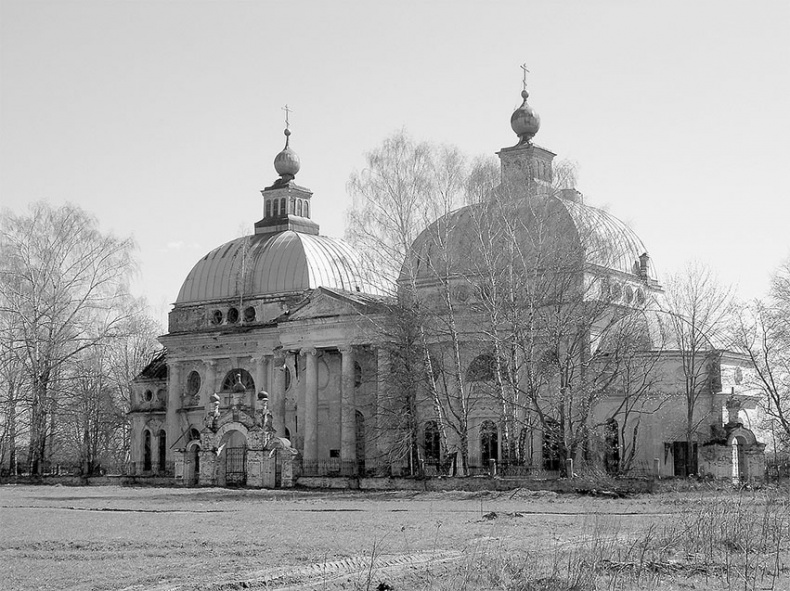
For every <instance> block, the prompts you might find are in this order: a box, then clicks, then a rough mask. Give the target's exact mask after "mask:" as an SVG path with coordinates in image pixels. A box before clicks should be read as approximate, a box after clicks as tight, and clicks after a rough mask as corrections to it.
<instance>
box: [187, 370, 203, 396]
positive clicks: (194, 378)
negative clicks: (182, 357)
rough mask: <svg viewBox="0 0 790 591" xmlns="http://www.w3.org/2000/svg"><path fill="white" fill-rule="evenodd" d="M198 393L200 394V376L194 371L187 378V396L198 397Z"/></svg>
mask: <svg viewBox="0 0 790 591" xmlns="http://www.w3.org/2000/svg"><path fill="white" fill-rule="evenodd" d="M198 392H200V374H199V373H198V372H196V371H192V372H190V373H189V376H188V377H187V396H196V395H197V393H198Z"/></svg>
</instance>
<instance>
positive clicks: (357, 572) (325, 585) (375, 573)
mask: <svg viewBox="0 0 790 591" xmlns="http://www.w3.org/2000/svg"><path fill="white" fill-rule="evenodd" d="M462 556H463V553H462V552H460V551H458V550H442V551H435V552H416V553H409V554H391V555H382V556H376V557H374V558H373V559H372V561H371V557H370V556H353V557H349V558H343V559H341V560H332V561H326V562H319V563H314V564H308V565H301V566H285V567H276V568H269V569H263V570H260V571H253V572H250V573H247V575H246V576H244V577H238V576H235V577H234V576H225V577H222V578H221V579H216V580H214V581H211V582H205V583H194V582H193V583H186V584H179V583H165V584H159V585H155V586H153V587H149V586H144V585H133V586H131V587H126V588H124V589H123V590H122V591H237V590H242V589H252V590H255V589H258V590H261V591H262V590H266V591H307V590H308V589H316V588H321V589H328V590H331V589H333V588H340V589H348V588H354V589H355V588H357V587H358V586H357V585H355V584H357V583H364V582H367V581H368V579H370V582H371V584H372V583H373V581H374V580H376V581H378V580H380V579H381V578H382V576H384V575H386V576H389V577H397V576H398V573H399V571H403V570H406V569H411V570H413V569H415V568H426V569H427V568H429V567H431V566H435V565H440V564H446V563H449V562H454V561H457V560H459V559H460V558H461V557H462ZM349 585H350V586H349Z"/></svg>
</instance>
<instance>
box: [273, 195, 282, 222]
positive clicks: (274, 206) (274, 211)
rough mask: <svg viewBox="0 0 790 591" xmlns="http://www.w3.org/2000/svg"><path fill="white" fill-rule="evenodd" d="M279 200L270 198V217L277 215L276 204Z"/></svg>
mask: <svg viewBox="0 0 790 591" xmlns="http://www.w3.org/2000/svg"><path fill="white" fill-rule="evenodd" d="M279 203H280V201H279V200H278V199H272V217H275V218H276V217H277V216H278V215H279V211H278V205H279Z"/></svg>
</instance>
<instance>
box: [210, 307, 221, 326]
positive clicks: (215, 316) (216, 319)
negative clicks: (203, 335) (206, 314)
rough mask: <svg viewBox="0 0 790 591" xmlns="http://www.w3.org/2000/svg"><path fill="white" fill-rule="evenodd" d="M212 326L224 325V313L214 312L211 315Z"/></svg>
mask: <svg viewBox="0 0 790 591" xmlns="http://www.w3.org/2000/svg"><path fill="white" fill-rule="evenodd" d="M211 324H222V311H221V310H214V311H213V312H212V313H211Z"/></svg>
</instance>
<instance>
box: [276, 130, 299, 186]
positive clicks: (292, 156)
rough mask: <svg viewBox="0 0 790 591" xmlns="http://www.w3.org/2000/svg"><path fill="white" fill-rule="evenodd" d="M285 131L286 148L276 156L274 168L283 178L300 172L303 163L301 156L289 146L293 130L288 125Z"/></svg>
mask: <svg viewBox="0 0 790 591" xmlns="http://www.w3.org/2000/svg"><path fill="white" fill-rule="evenodd" d="M283 133H285V148H283V150H282V152H280V153H279V154H277V156H275V157H274V170H276V171H277V174H279V175H280V176H281V177H283V178H285V177H291V178H293V177H295V176H296V173H297V172H299V168H301V164H300V162H299V156H298V155H297V154H296V152H294V151H293V150H292V149H291V148H290V147H289V146H288V141H289V139H290V135H291V130H290V129H288V128H287V127H286V128H285V131H284V132H283Z"/></svg>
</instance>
